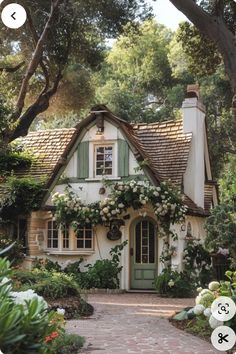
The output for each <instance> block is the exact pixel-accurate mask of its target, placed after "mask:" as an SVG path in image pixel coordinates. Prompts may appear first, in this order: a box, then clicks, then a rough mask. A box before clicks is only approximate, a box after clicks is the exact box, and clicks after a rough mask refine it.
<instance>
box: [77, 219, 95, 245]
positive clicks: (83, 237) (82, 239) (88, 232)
mask: <svg viewBox="0 0 236 354" xmlns="http://www.w3.org/2000/svg"><path fill="white" fill-rule="evenodd" d="M76 249H78V250H81V249H86V250H92V249H93V229H92V226H91V224H87V225H86V227H83V228H79V229H77V231H76Z"/></svg>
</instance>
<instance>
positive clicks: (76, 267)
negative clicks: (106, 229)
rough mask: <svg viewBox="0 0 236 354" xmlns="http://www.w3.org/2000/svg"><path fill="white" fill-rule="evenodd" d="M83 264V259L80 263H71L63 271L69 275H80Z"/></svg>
mask: <svg viewBox="0 0 236 354" xmlns="http://www.w3.org/2000/svg"><path fill="white" fill-rule="evenodd" d="M82 262H83V258H80V260H79V261H76V262H73V263H69V264H68V265H67V266H66V267H65V268H64V270H63V271H64V272H65V273H67V274H74V275H75V276H76V275H77V274H78V273H80V265H81V263H82Z"/></svg>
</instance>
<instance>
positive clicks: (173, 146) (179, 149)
mask: <svg viewBox="0 0 236 354" xmlns="http://www.w3.org/2000/svg"><path fill="white" fill-rule="evenodd" d="M133 129H134V132H135V135H136V136H137V138H138V140H139V141H140V143H141V146H142V149H143V151H144V152H145V154H146V156H147V158H148V159H149V160H150V161H151V162H152V167H153V169H154V173H155V174H158V178H159V179H161V180H167V179H171V181H172V182H173V183H175V184H176V185H178V186H181V184H182V179H183V174H184V172H185V170H186V167H187V162H188V155H189V150H190V144H191V138H192V134H191V133H188V134H186V133H184V132H183V121H182V119H181V120H177V121H167V122H163V123H151V124H137V125H134V126H133Z"/></svg>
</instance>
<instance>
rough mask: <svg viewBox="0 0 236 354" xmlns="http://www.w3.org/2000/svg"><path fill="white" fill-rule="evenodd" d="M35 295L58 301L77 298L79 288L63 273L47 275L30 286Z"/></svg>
mask: <svg viewBox="0 0 236 354" xmlns="http://www.w3.org/2000/svg"><path fill="white" fill-rule="evenodd" d="M31 289H33V290H35V291H36V293H37V294H39V295H41V296H43V297H45V298H49V299H60V298H66V297H70V296H79V290H80V288H79V286H78V284H77V283H76V281H75V280H74V279H73V277H72V276H70V275H67V274H64V273H55V272H53V273H48V275H47V277H45V279H42V280H39V281H38V282H37V283H36V284H34V285H32V286H31Z"/></svg>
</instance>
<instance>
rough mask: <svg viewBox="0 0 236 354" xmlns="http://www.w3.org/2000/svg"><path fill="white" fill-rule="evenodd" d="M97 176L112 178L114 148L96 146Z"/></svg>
mask: <svg viewBox="0 0 236 354" xmlns="http://www.w3.org/2000/svg"><path fill="white" fill-rule="evenodd" d="M95 157H96V158H95V175H96V176H103V175H106V176H111V175H112V173H113V171H112V167H113V147H112V146H108V145H107V146H96V147H95Z"/></svg>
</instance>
